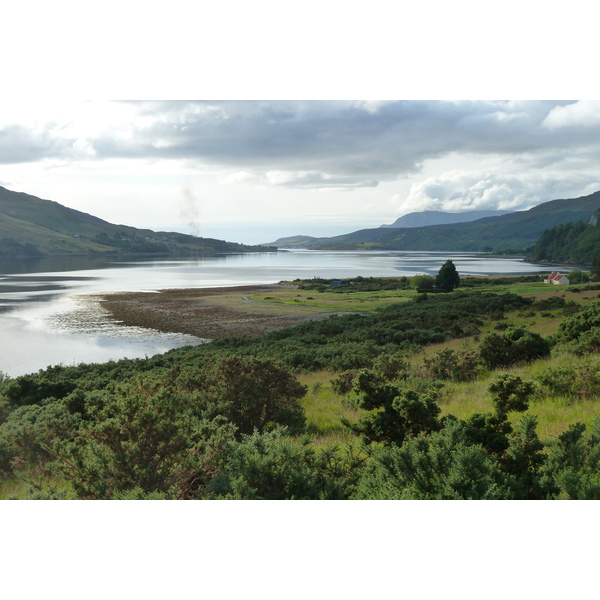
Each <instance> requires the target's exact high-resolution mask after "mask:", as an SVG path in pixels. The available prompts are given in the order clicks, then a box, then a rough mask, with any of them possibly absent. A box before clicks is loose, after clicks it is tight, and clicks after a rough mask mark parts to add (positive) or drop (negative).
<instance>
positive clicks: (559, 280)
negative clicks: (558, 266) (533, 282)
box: [544, 273, 569, 285]
mask: <svg viewBox="0 0 600 600" xmlns="http://www.w3.org/2000/svg"><path fill="white" fill-rule="evenodd" d="M544 283H551V284H552V285H569V278H568V277H567V276H566V275H561V274H560V273H552V275H550V277H548V279H544Z"/></svg>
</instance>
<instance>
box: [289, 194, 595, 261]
mask: <svg viewBox="0 0 600 600" xmlns="http://www.w3.org/2000/svg"><path fill="white" fill-rule="evenodd" d="M599 207H600V191H598V192H595V193H593V194H591V195H589V196H583V197H580V198H570V199H561V200H552V201H550V202H545V203H543V204H540V205H538V206H536V207H534V208H531V209H530V210H526V211H519V212H514V213H510V214H507V215H502V216H497V217H487V218H483V219H479V220H477V221H471V222H467V223H455V224H450V225H430V226H427V227H410V228H394V229H391V228H381V227H380V228H377V229H362V230H360V231H355V232H353V233H349V234H346V235H339V236H336V237H331V238H315V239H314V240H303V241H304V243H305V244H306V245H305V246H304V247H308V248H311V249H315V250H317V249H318V250H423V251H454V252H508V251H520V252H525V251H526V250H527V249H528V248H530V247H531V246H533V245H534V244H535V242H536V241H537V240H538V238H539V237H540V236H541V235H542V233H543V232H544V231H545V230H547V229H550V228H552V227H555V226H557V225H562V224H564V223H575V222H577V221H588V220H589V219H590V217H591V216H592V214H593V213H594V212H595V211H596V210H597V209H598V208H599ZM280 241H282V240H280ZM281 247H285V244H284V243H282V244H281Z"/></svg>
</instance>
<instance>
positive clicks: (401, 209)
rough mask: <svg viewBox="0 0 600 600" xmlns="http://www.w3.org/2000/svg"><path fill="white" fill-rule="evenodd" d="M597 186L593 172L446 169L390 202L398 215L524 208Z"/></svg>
mask: <svg viewBox="0 0 600 600" xmlns="http://www.w3.org/2000/svg"><path fill="white" fill-rule="evenodd" d="M599 187H600V181H599V180H598V178H597V177H596V175H595V174H594V173H593V172H592V173H590V174H586V173H581V172H570V173H563V174H556V175H554V174H551V175H548V174H540V173H539V172H538V173H527V172H525V173H522V174H519V175H510V174H506V173H502V172H493V171H488V172H479V171H447V172H444V173H442V174H440V175H437V176H433V177H428V178H427V179H425V180H423V181H420V182H418V183H415V184H413V185H412V186H411V188H410V190H409V192H408V194H407V195H406V196H402V195H400V194H397V195H395V196H394V197H393V198H392V201H393V202H395V204H396V207H397V209H396V210H397V212H398V213H399V214H406V213H409V212H419V211H423V210H441V211H446V212H463V211H468V210H527V209H528V208H531V207H532V206H535V205H537V204H540V203H541V202H546V201H548V200H554V199H557V198H569V197H577V196H580V195H584V194H585V193H591V192H593V191H596V190H597V189H598V188H599ZM584 190H585V191H584Z"/></svg>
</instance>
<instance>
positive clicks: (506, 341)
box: [477, 326, 551, 369]
mask: <svg viewBox="0 0 600 600" xmlns="http://www.w3.org/2000/svg"><path fill="white" fill-rule="evenodd" d="M550 347H551V346H550V342H549V341H548V340H545V339H544V338H543V337H542V336H540V335H539V334H538V333H534V332H531V331H528V330H527V329H525V328H524V327H521V326H510V327H508V328H507V329H506V332H505V333H504V334H497V333H489V334H487V335H486V336H484V337H483V339H482V340H481V342H480V344H479V345H478V347H477V354H478V356H479V359H480V361H481V362H482V363H483V364H484V365H485V366H486V367H487V368H488V369H495V368H497V367H505V366H510V365H514V364H517V363H520V362H531V361H532V360H535V359H537V358H543V357H545V356H549V354H550Z"/></svg>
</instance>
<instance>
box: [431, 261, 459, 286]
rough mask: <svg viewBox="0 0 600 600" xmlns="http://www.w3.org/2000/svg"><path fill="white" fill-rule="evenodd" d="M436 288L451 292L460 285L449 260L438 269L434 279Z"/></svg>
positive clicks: (456, 272)
mask: <svg viewBox="0 0 600 600" xmlns="http://www.w3.org/2000/svg"><path fill="white" fill-rule="evenodd" d="M435 285H436V287H439V288H442V289H444V290H448V291H449V292H450V291H452V290H453V289H454V288H457V287H458V286H459V285H460V277H459V276H458V271H457V270H456V267H455V266H454V263H453V262H452V261H451V260H447V261H446V262H445V263H444V264H443V265H442V266H441V268H440V270H439V272H438V274H437V277H436V278H435Z"/></svg>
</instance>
